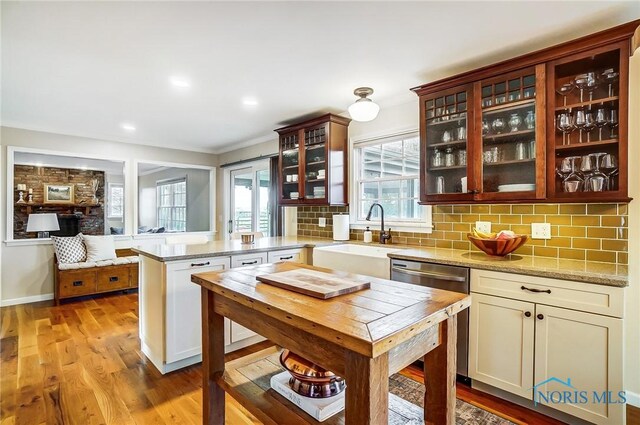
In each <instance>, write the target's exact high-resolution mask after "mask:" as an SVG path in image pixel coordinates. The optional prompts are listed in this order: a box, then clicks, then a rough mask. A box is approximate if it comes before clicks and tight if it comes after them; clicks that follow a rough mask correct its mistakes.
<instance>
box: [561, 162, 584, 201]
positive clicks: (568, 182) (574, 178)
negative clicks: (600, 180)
mask: <svg viewBox="0 0 640 425" xmlns="http://www.w3.org/2000/svg"><path fill="white" fill-rule="evenodd" d="M565 159H566V160H567V161H568V162H569V169H570V170H571V171H570V172H569V174H568V175H567V177H565V179H564V180H563V181H562V188H563V190H564V191H565V192H579V191H580V189H581V188H582V186H583V184H584V180H583V179H582V177H580V175H579V174H578V171H577V168H576V160H578V159H580V157H579V156H569V157H567V158H565Z"/></svg>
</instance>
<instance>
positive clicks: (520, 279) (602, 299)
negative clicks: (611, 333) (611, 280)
mask: <svg viewBox="0 0 640 425" xmlns="http://www.w3.org/2000/svg"><path fill="white" fill-rule="evenodd" d="M623 291H624V288H615V287H610V286H604V285H594V284H590V283H584V282H573V281H569V280H560V279H551V278H546V277H537V276H525V275H518V274H509V273H501V272H494V271H488V270H476V269H472V270H471V292H478V293H482V294H488V295H497V296H499V297H506V298H513V299H517V300H522V301H529V302H534V303H538V304H546V305H551V306H557V307H564V308H569V309H572V310H580V311H586V312H590V313H597V314H604V315H607V316H613V317H622V316H623V313H624V292H623Z"/></svg>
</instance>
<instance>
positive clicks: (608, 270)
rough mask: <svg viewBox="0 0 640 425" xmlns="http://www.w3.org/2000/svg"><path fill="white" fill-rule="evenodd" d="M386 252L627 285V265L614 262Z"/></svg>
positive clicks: (411, 258)
mask: <svg viewBox="0 0 640 425" xmlns="http://www.w3.org/2000/svg"><path fill="white" fill-rule="evenodd" d="M388 255H389V257H391V258H396V259H400V260H409V261H422V262H427V263H437V264H448V265H453V266H464V267H470V268H474V269H482V270H493V271H497V272H505V273H517V274H524V275H530V276H541V277H550V278H555V279H565V280H573V281H579V282H586V283H595V284H599V285H607V286H617V287H625V286H627V285H628V284H629V278H628V269H627V266H626V265H618V264H609V263H597V262H592V261H581V260H565V259H558V258H547V257H533V256H528V255H517V254H511V255H508V256H506V257H504V258H495V257H489V256H487V255H485V254H484V253H482V252H475V251H462V250H456V249H444V248H426V247H424V248H419V247H412V248H410V249H406V250H403V251H397V252H393V253H390V254H388Z"/></svg>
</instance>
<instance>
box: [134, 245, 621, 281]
mask: <svg viewBox="0 0 640 425" xmlns="http://www.w3.org/2000/svg"><path fill="white" fill-rule="evenodd" d="M345 243H358V244H362V243H363V242H361V241H333V240H331V239H322V238H298V237H272V238H259V239H256V241H255V243H253V244H251V245H249V244H242V243H241V242H240V241H239V240H234V241H228V240H225V241H211V242H209V243H206V244H198V245H184V244H176V245H152V246H146V247H137V248H133V251H135V252H137V253H138V254H140V255H144V256H147V257H150V258H153V259H154V260H157V261H177V260H191V259H196V258H205V257H217V256H230V255H238V254H249V253H257V252H266V251H273V250H277V249H293V248H315V247H318V246H327V245H332V244H336V245H341V244H345ZM371 245H378V244H371ZM389 246H391V247H394V248H401V249H402V250H400V251H396V252H393V253H390V254H388V256H389V257H390V258H396V259H401V260H409V261H422V262H427V263H436V264H448V265H453V266H462V267H470V268H474V269H482V270H493V271H498V272H505V273H517V274H524V275H530V276H540V277H549V278H555V279H565V280H573V281H578V282H586V283H595V284H599V285H607V286H616V287H625V286H628V284H629V278H628V268H627V266H626V265H618V264H609V263H597V262H592V261H581V260H564V259H557V258H547V257H533V256H527V255H517V254H511V255H508V256H506V257H504V258H495V257H489V256H487V255H485V254H484V253H482V252H477V251H462V250H456V249H444V248H427V247H417V246H410V245H396V244H392V245H389Z"/></svg>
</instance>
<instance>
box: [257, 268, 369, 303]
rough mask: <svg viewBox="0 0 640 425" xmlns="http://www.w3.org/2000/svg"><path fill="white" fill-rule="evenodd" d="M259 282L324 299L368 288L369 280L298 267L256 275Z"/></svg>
mask: <svg viewBox="0 0 640 425" xmlns="http://www.w3.org/2000/svg"><path fill="white" fill-rule="evenodd" d="M256 279H258V280H259V281H260V282H264V283H267V284H269V285H273V286H277V287H278V288H283V289H288V290H290V291H293V292H298V293H300V294H304V295H309V296H311V297H315V298H320V299H323V300H326V299H328V298H333V297H337V296H338V295H344V294H350V293H352V292H356V291H360V290H362V289H369V287H370V286H371V282H367V281H361V280H355V279H349V278H344V277H339V276H336V275H334V274H332V273H324V272H319V271H316V270H307V269H298V270H289V271H286V272H279V273H271V274H266V275H262V276H257V277H256Z"/></svg>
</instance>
